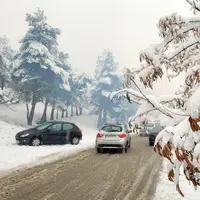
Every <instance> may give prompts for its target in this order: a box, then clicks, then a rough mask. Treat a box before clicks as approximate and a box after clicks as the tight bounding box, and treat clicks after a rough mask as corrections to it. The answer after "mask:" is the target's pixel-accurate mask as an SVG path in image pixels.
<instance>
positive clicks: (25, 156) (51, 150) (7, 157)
mask: <svg viewBox="0 0 200 200" xmlns="http://www.w3.org/2000/svg"><path fill="white" fill-rule="evenodd" d="M81 118H82V119H84V120H87V119H85V118H88V117H84V116H82V117H79V120H81ZM76 120H77V119H74V120H73V119H71V120H70V121H76ZM77 124H78V125H79V126H80V128H81V129H82V131H83V140H82V141H81V142H80V144H79V145H77V146H73V145H70V144H68V145H49V146H39V147H30V146H19V145H17V144H16V142H15V134H16V133H17V132H18V131H20V130H22V129H24V128H23V127H18V126H15V125H10V124H8V123H5V122H2V121H0V152H1V153H0V172H1V171H4V170H8V169H13V168H17V167H19V166H22V165H25V164H30V163H34V162H39V161H40V162H41V161H43V162H44V158H45V157H47V158H46V159H45V160H47V161H48V160H49V159H55V158H56V157H59V156H64V155H68V154H70V153H75V152H77V151H80V150H84V149H87V148H91V147H94V142H95V136H96V132H97V131H96V130H95V128H90V127H87V126H86V125H84V124H82V123H81V122H79V123H77ZM52 154H53V155H54V156H50V155H52Z"/></svg>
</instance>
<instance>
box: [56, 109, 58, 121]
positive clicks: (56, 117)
mask: <svg viewBox="0 0 200 200" xmlns="http://www.w3.org/2000/svg"><path fill="white" fill-rule="evenodd" d="M56 119H58V110H57V112H56Z"/></svg>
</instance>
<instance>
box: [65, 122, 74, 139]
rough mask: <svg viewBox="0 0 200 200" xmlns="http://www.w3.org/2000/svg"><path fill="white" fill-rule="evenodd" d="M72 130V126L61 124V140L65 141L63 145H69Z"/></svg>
mask: <svg viewBox="0 0 200 200" xmlns="http://www.w3.org/2000/svg"><path fill="white" fill-rule="evenodd" d="M73 128H74V126H73V124H71V123H64V124H63V134H62V139H63V140H64V141H65V143H69V142H70V141H71V136H72V131H73Z"/></svg>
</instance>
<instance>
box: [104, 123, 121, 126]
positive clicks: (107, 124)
mask: <svg viewBox="0 0 200 200" xmlns="http://www.w3.org/2000/svg"><path fill="white" fill-rule="evenodd" d="M103 126H124V124H122V123H105V124H104V125H103Z"/></svg>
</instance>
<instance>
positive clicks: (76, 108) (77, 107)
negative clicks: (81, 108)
mask: <svg viewBox="0 0 200 200" xmlns="http://www.w3.org/2000/svg"><path fill="white" fill-rule="evenodd" d="M76 116H78V106H76Z"/></svg>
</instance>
